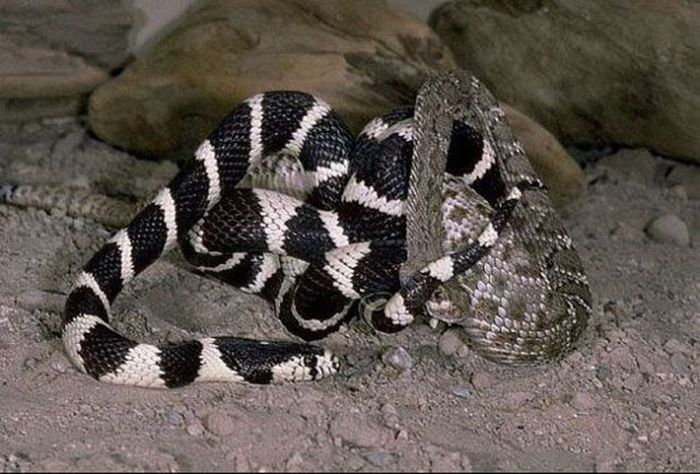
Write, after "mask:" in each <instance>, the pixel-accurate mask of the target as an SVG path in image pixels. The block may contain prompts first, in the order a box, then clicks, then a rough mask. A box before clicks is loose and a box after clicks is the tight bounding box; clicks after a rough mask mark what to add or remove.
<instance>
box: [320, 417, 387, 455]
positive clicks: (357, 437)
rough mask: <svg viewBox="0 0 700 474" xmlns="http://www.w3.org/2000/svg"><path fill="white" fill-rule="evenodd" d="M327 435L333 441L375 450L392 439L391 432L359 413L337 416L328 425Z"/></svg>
mask: <svg viewBox="0 0 700 474" xmlns="http://www.w3.org/2000/svg"><path fill="white" fill-rule="evenodd" d="M329 434H330V435H331V437H333V438H334V439H336V438H339V439H341V440H342V441H343V442H345V443H347V444H349V445H352V446H356V447H360V448H376V447H379V446H383V445H384V444H386V443H387V442H388V441H389V440H390V439H391V438H392V431H391V430H390V429H389V428H386V427H383V426H381V425H379V424H378V423H375V422H374V421H372V420H370V419H368V418H366V417H364V416H361V415H360V414H359V413H352V412H343V413H340V414H338V415H337V416H336V417H335V418H334V419H333V420H332V421H331V424H330V431H329Z"/></svg>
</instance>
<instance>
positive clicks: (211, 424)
mask: <svg viewBox="0 0 700 474" xmlns="http://www.w3.org/2000/svg"><path fill="white" fill-rule="evenodd" d="M204 427H205V428H206V429H207V430H208V431H209V432H210V433H212V434H215V435H217V436H227V435H230V434H231V433H233V432H234V431H236V428H237V427H236V423H235V422H234V420H233V418H231V417H230V416H228V415H227V414H225V413H222V412H219V411H215V412H212V413H209V414H208V415H207V416H206V417H205V418H204Z"/></svg>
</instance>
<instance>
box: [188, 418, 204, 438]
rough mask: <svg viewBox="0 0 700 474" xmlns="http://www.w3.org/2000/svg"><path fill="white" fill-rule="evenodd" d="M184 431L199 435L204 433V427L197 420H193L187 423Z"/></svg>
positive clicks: (191, 434)
mask: <svg viewBox="0 0 700 474" xmlns="http://www.w3.org/2000/svg"><path fill="white" fill-rule="evenodd" d="M185 431H187V434H188V435H190V436H201V435H202V434H203V433H204V427H203V426H202V424H201V423H200V422H199V421H198V420H195V421H192V422H190V423H188V424H187V427H186V428H185Z"/></svg>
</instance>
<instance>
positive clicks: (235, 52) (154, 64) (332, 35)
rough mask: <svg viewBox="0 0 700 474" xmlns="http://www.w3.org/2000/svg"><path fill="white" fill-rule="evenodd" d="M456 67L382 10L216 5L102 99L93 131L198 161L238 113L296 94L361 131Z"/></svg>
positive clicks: (430, 39) (189, 20)
mask: <svg viewBox="0 0 700 474" xmlns="http://www.w3.org/2000/svg"><path fill="white" fill-rule="evenodd" d="M453 67H454V61H453V59H452V56H451V54H450V53H449V51H448V50H447V48H446V47H445V46H444V45H443V44H442V43H441V42H440V41H439V39H438V38H437V36H436V35H435V33H434V32H433V31H432V30H431V29H430V28H429V27H428V26H427V25H425V24H424V23H422V22H420V21H418V20H417V19H416V18H414V17H412V16H411V15H409V14H406V13H403V12H400V11H398V10H394V9H391V8H389V7H387V6H386V5H384V4H382V3H381V2H376V1H372V0H355V1H349V0H341V1H335V2H325V1H322V0H314V1H305V2H301V1H295V0H270V1H268V2H265V3H264V4H263V3H259V2H249V1H244V0H230V1H229V0H210V1H206V2H201V3H199V4H196V5H194V7H193V8H192V9H191V10H190V11H189V12H188V13H187V14H186V15H185V16H183V17H182V18H181V19H180V20H179V21H178V22H177V23H176V24H173V25H171V29H170V32H169V33H167V34H166V35H164V36H163V37H162V38H161V39H160V41H159V42H157V43H156V44H154V45H152V47H150V48H148V49H147V50H146V51H145V52H144V53H143V54H142V55H141V56H140V57H139V58H137V60H136V61H135V62H133V63H132V64H130V65H129V66H128V67H127V68H126V69H125V70H124V71H123V73H122V74H121V75H120V76H118V77H117V78H116V79H114V80H112V81H110V82H108V83H107V84H105V85H103V86H102V87H100V88H99V89H97V90H96V91H95V93H94V94H93V95H92V97H91V98H90V104H89V111H90V124H91V126H92V128H93V130H94V131H95V133H96V134H97V135H98V136H99V137H100V138H102V139H103V140H105V141H107V142H109V143H112V144H115V145H118V146H120V147H122V148H124V149H127V150H131V151H138V152H142V153H148V154H156V155H161V154H168V153H175V152H177V151H180V152H182V151H183V150H186V152H187V155H189V153H190V152H191V151H192V150H193V149H194V148H195V146H196V145H197V144H198V143H199V142H200V141H201V140H202V138H203V137H204V136H206V134H207V133H208V132H209V131H211V130H212V129H213V128H214V127H215V126H216V125H217V124H218V122H219V121H220V120H221V119H222V118H223V117H224V116H225V115H226V114H227V113H228V112H229V111H230V109H231V108H232V107H233V106H234V105H235V104H237V103H240V102H241V101H242V100H245V99H246V98H248V97H250V96H252V95H253V94H256V93H259V92H262V91H266V90H275V89H277V90H279V89H285V90H302V91H308V92H313V93H314V94H317V95H318V96H319V97H322V98H323V99H324V100H326V101H327V102H328V103H329V104H330V105H332V106H333V107H334V109H335V110H337V111H338V112H339V113H340V114H341V115H342V116H343V117H344V118H345V119H346V120H347V121H348V123H349V124H350V126H351V127H352V128H353V129H354V130H355V131H358V130H359V129H360V128H361V127H362V126H363V125H364V124H365V123H366V122H367V121H368V120H369V119H371V118H372V117H375V116H377V115H379V114H382V113H385V112H386V111H387V110H388V109H389V108H390V107H391V106H393V105H396V104H400V103H411V102H412V101H413V95H414V93H415V91H416V90H417V88H418V87H419V86H420V84H421V83H422V82H423V80H424V79H425V78H426V77H427V75H428V74H430V72H431V71H434V70H446V69H451V68H453Z"/></svg>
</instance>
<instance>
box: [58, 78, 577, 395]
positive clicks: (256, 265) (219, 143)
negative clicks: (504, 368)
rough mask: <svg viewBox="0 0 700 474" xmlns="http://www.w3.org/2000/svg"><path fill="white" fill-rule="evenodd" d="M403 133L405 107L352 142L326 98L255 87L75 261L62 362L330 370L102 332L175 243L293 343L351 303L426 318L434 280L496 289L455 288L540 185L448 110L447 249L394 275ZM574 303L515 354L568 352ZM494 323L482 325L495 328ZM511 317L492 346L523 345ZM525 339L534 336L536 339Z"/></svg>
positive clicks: (302, 360)
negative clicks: (547, 333) (253, 300)
mask: <svg viewBox="0 0 700 474" xmlns="http://www.w3.org/2000/svg"><path fill="white" fill-rule="evenodd" d="M474 84H478V83H476V82H474ZM489 97H490V96H489ZM466 105H467V107H468V106H469V104H466ZM494 110H496V109H494ZM436 113H437V112H436ZM417 131H418V132H420V130H417V129H416V125H415V123H414V120H413V109H412V108H411V107H402V108H399V109H396V110H394V111H392V112H391V113H389V114H387V115H385V116H383V117H381V118H377V119H375V120H373V121H371V122H370V123H369V124H368V125H367V126H366V127H365V129H364V130H363V131H362V132H361V133H360V135H359V136H358V137H357V139H353V137H352V136H351V134H350V132H349V131H348V130H347V128H346V127H345V125H344V124H343V122H342V120H341V119H340V118H339V117H338V116H337V115H336V114H335V113H334V112H333V111H332V110H331V109H330V107H329V106H328V105H327V104H326V103H325V102H323V101H321V100H320V99H318V98H316V97H314V96H312V95H309V94H306V93H301V92H267V93H264V94H259V95H256V96H254V97H251V98H250V99H248V100H247V101H245V102H244V103H242V104H241V105H239V106H238V107H236V108H235V109H234V110H233V111H232V112H231V114H229V115H228V116H227V117H226V118H225V119H224V120H223V121H222V122H221V124H220V125H219V126H218V127H217V128H216V129H215V130H214V131H213V132H212V133H211V134H210V135H209V137H208V138H207V139H206V140H205V141H204V142H203V143H202V144H201V145H200V146H199V148H198V149H197V151H196V152H195V159H194V161H193V162H191V163H190V164H189V165H188V166H187V167H185V168H184V169H183V170H182V171H181V172H180V173H178V175H177V176H176V177H175V178H174V179H173V180H172V181H171V182H170V184H169V185H168V186H167V187H166V188H164V189H162V190H161V191H160V192H159V193H158V194H157V196H156V197H155V199H153V200H152V201H151V202H150V203H149V204H148V205H146V206H145V207H144V208H143V209H142V210H141V211H140V212H139V213H138V214H137V215H136V216H135V217H134V219H133V220H132V221H131V223H130V224H129V225H128V227H126V228H125V229H123V230H121V231H119V232H118V233H117V234H116V235H115V236H114V237H113V238H112V239H111V240H110V241H109V242H108V243H107V244H105V245H104V247H103V248H102V249H101V250H100V251H99V252H98V253H97V254H96V255H95V256H94V257H93V258H92V259H91V260H90V261H89V262H88V263H87V265H86V266H85V267H84V269H83V271H82V273H81V274H80V275H79V276H78V278H77V280H76V282H75V284H74V286H73V289H72V290H71V292H70V294H69V296H68V298H67V302H66V305H65V311H64V319H63V325H62V334H63V341H64V345H65V349H66V351H67V354H68V356H69V358H70V359H71V361H72V362H73V363H74V364H75V365H76V366H77V367H79V368H80V369H81V370H82V371H84V372H86V373H88V374H89V375H91V376H93V377H94V378H96V379H98V380H101V381H108V382H113V383H124V384H132V385H140V386H147V387H176V386H181V385H185V384H188V383H191V382H195V381H246V382H252V383H268V382H273V381H274V382H276V381H298V380H309V379H320V378H322V377H324V376H327V375H330V374H332V373H334V372H335V371H336V370H337V368H338V364H339V361H338V359H337V358H336V357H335V356H333V355H332V354H331V353H329V352H328V351H325V350H323V349H320V348H317V347H314V346H311V345H307V344H299V343H292V342H263V341H253V340H248V339H241V338H234V337H213V338H205V339H200V340H194V341H188V342H183V343H179V344H174V345H167V346H163V347H156V346H153V345H149V344H139V343H136V342H134V341H131V340H129V339H127V338H125V337H123V336H121V335H120V334H118V333H117V332H116V331H114V330H113V329H112V328H111V327H110V326H109V325H108V322H107V321H108V315H109V309H110V305H111V303H112V302H113V300H114V299H115V298H116V296H117V295H118V293H119V292H120V291H121V289H122V288H123V287H124V286H125V285H126V284H127V283H128V282H129V281H130V280H131V279H132V278H134V277H135V276H136V275H137V274H139V273H140V272H142V271H143V270H145V269H146V268H147V267H148V266H149V265H150V264H152V263H153V262H154V261H155V260H156V259H158V258H159V256H160V255H162V254H163V253H164V252H166V251H168V250H169V249H171V248H172V247H173V246H174V245H175V243H178V244H179V246H180V248H181V249H182V251H183V254H184V255H185V257H186V258H187V259H188V260H189V261H190V263H192V264H193V265H194V267H195V268H196V269H197V271H199V272H202V273H204V274H206V275H208V276H211V277H214V278H217V279H219V280H221V281H224V282H227V283H230V284H232V285H234V286H237V287H239V288H241V289H243V290H244V291H248V292H252V293H256V294H260V295H262V296H264V297H266V298H267V299H269V300H271V301H272V302H273V303H274V305H275V309H276V311H277V314H278V316H279V318H280V319H281V321H282V322H283V323H284V325H285V326H286V327H287V329H288V330H289V331H291V332H292V333H294V334H296V335H298V336H300V337H302V338H304V339H305V340H313V339H317V338H320V337H323V336H325V335H327V334H328V333H330V332H332V331H335V330H336V329H337V328H338V327H339V326H340V325H341V324H343V323H345V322H346V321H347V320H348V319H349V318H350V317H352V316H353V314H354V313H355V312H356V309H357V308H356V307H357V306H358V302H359V301H363V302H364V303H365V304H364V305H363V306H362V308H364V310H365V313H366V316H368V320H369V321H371V323H372V325H373V326H374V327H375V328H376V329H378V330H380V331H383V332H395V331H398V330H400V329H403V328H404V327H406V326H407V325H408V324H410V323H411V322H412V321H413V320H414V319H415V318H416V317H418V316H419V315H421V314H423V313H424V311H425V309H426V306H427V308H428V310H429V312H430V314H431V315H433V316H437V317H439V315H440V314H441V313H445V314H447V313H450V312H453V311H454V305H453V304H451V303H452V302H451V301H450V300H449V299H447V300H446V299H445V295H444V294H443V293H442V292H441V287H442V285H443V283H446V285H445V288H449V287H450V285H452V286H454V285H455V284H459V285H462V288H463V290H464V292H466V293H469V292H472V293H473V294H472V300H474V295H477V296H478V294H482V295H484V294H486V293H488V291H487V290H488V287H489V286H491V285H492V284H493V285H495V284H496V280H489V278H490V277H491V276H492V275H490V274H487V275H486V283H483V282H482V281H476V280H474V281H472V282H471V283H470V282H467V281H460V282H458V283H456V282H457V280H459V278H460V277H463V276H468V275H469V273H470V272H471V271H472V270H473V268H475V265H476V264H477V263H479V264H480V263H483V260H484V258H485V256H487V255H488V254H489V251H490V249H492V248H493V247H494V246H497V243H498V242H499V239H500V237H501V236H502V235H503V232H504V229H506V228H509V227H508V226H509V224H510V221H511V216H512V215H513V212H514V209H516V208H517V207H518V205H519V203H522V202H523V199H522V198H523V196H526V195H528V193H535V194H537V195H539V194H543V193H542V185H541V183H540V181H539V180H538V179H537V178H536V177H535V176H534V175H532V174H529V175H528V174H526V173H525V174H519V175H518V176H519V178H518V179H517V180H512V179H509V178H511V177H509V176H508V175H507V174H505V171H507V170H508V167H507V166H504V165H503V160H504V159H505V158H507V157H504V156H501V154H499V144H498V143H497V140H498V139H499V138H500V137H499V136H493V135H492V134H490V133H487V131H485V130H483V127H482V126H480V125H479V126H475V125H474V124H473V123H469V121H467V120H456V121H455V122H454V123H453V125H452V130H451V141H450V145H449V150H448V153H447V155H448V156H447V165H446V166H447V167H446V172H445V173H444V178H443V180H442V181H443V183H442V184H441V186H442V188H443V189H442V193H440V192H436V191H439V190H435V189H433V190H431V193H432V194H433V195H438V196H442V199H443V200H444V203H443V205H442V206H441V207H442V220H443V226H444V228H445V231H446V233H447V235H446V238H445V241H444V242H443V247H444V248H445V250H446V251H447V252H448V253H446V254H444V255H442V256H440V258H437V259H434V260H432V261H431V262H429V263H427V264H426V265H425V266H423V268H422V269H421V270H420V271H417V272H414V273H413V274H412V275H411V276H410V277H409V278H401V277H400V269H401V266H402V265H403V264H404V263H405V262H406V260H407V250H406V243H407V241H406V239H407V229H406V215H405V209H406V205H405V204H406V199H407V196H408V193H409V188H410V186H409V181H410V177H411V172H412V164H413V165H415V159H416V158H415V156H414V154H413V139H414V135H415V134H416V132H417ZM263 188H267V189H263ZM475 206H476V207H478V208H479V209H480V211H479V212H480V213H481V214H480V216H481V217H482V220H481V221H480V223H479V225H480V228H479V229H478V230H477V231H475V230H474V224H475V222H474V219H472V215H471V214H469V213H467V212H466V211H465V212H464V213H463V215H461V216H459V215H458V214H459V213H458V212H456V209H457V208H461V209H465V210H469V209H473V208H474V207H475ZM550 207H551V205H550ZM470 212H471V211H470ZM576 264H577V263H576V262H574V266H576ZM513 277H514V278H515V277H518V278H519V276H518V275H513ZM472 280H473V279H472ZM547 281H548V282H549V280H547ZM582 281H583V283H582V284H584V285H585V280H582ZM526 282H527V281H526ZM579 283H580V282H579ZM470 284H474V288H471V287H469V285H470ZM491 289H493V287H491ZM586 291H587V287H586ZM448 293H449V292H448ZM583 293H584V295H583V297H582V300H586V296H585V292H583ZM450 294H451V295H452V297H453V298H454V293H450ZM589 297H590V296H589ZM589 297H588V298H589ZM479 301H480V300H479ZM504 301H505V299H504ZM506 303H507V301H506ZM504 304H505V303H504ZM567 304H569V303H567ZM581 304H582V305H584V306H585V305H587V304H588V301H583V302H582V303H581ZM582 307H583V306H582ZM494 308H495V309H494V310H495V313H496V314H494V315H493V317H495V318H498V319H499V320H500V321H501V322H503V321H504V320H506V319H508V318H506V317H505V315H504V314H503V313H502V307H501V308H499V307H498V306H497V305H496V306H494ZM556 309H557V311H559V312H558V313H557V315H556V317H557V318H560V319H562V318H563V319H566V318H569V319H571V314H572V313H571V311H570V310H571V307H569V308H563V309H562V308H556ZM584 310H589V309H587V308H584ZM528 311H529V310H528ZM576 311H577V313H576V314H578V315H579V316H578V320H576V319H575V318H574V322H573V323H571V324H568V323H567V324H565V325H564V326H562V327H563V328H564V329H561V328H558V329H557V330H555V331H552V333H554V332H556V334H555V336H556V337H555V338H554V339H553V340H554V341H555V342H556V344H554V346H552V347H554V349H552V348H549V349H547V348H545V349H544V350H541V349H538V350H537V351H535V352H537V354H535V352H528V354H529V355H527V356H526V357H525V359H526V361H538V360H541V359H542V358H551V357H554V356H557V355H559V354H560V353H563V352H565V351H566V350H568V348H569V347H570V345H571V344H572V343H573V341H575V340H576V339H577V338H578V336H579V334H580V333H581V331H582V329H583V327H585V319H586V318H585V317H581V314H582V313H581V310H580V309H576ZM584 312H585V311H584ZM523 314H524V317H525V322H524V323H523V324H524V325H527V324H529V323H530V322H531V323H532V329H537V330H538V331H539V329H538V328H535V325H536V324H535V323H536V321H532V316H531V315H530V313H528V312H527V311H525V308H524V309H523ZM533 314H534V313H533ZM510 320H511V319H508V321H510ZM496 326H498V325H496ZM506 326H509V324H506V323H504V324H502V325H501V327H496V329H493V328H491V329H489V331H491V333H493V331H496V332H497V333H498V332H503V333H504V334H505V333H506V332H507V331H505V330H502V329H503V328H505V327H506ZM517 326H518V328H517V329H518V330H517V331H515V335H514V336H513V337H512V341H511V340H510V339H508V340H506V341H505V343H504V344H505V346H504V347H506V346H507V347H510V348H511V349H512V347H516V346H517V344H521V343H522V341H525V342H527V341H526V339H527V338H528V337H529V335H528V327H525V326H522V327H524V328H525V331H524V332H523V331H521V329H522V327H521V324H520V323H518V325H517ZM482 329H483V328H482ZM560 329H561V330H560ZM535 332H537V331H535ZM489 337H490V338H491V339H492V340H496V341H497V342H498V338H494V337H491V336H488V335H486V336H485V337H483V338H482V339H489ZM536 337H537V338H539V339H541V335H539V333H538V334H537V335H536ZM521 340H522V341H521ZM509 341H510V342H509ZM562 341H564V342H562ZM482 342H483V341H482ZM501 342H502V341H501ZM516 342H517V344H516ZM479 344H480V342H479V341H477V342H476V345H477V346H479ZM489 344H491V343H488V344H487V345H489ZM509 344H510V346H509ZM517 347H519V346H517ZM499 350H501V349H499ZM508 350H510V349H508ZM508 350H506V352H507V351H508ZM547 351H549V352H547ZM492 352H493V351H492ZM496 352H498V351H496ZM496 352H493V353H496ZM501 352H503V350H501ZM511 352H513V353H514V351H512V350H511ZM492 355H493V354H492ZM494 358H499V357H497V356H496V357H494ZM502 359H503V360H504V361H506V362H513V361H514V360H515V359H514V358H511V359H508V357H506V358H502Z"/></svg>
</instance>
